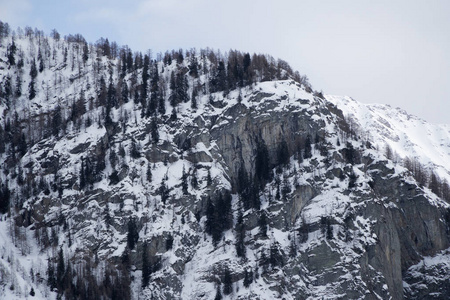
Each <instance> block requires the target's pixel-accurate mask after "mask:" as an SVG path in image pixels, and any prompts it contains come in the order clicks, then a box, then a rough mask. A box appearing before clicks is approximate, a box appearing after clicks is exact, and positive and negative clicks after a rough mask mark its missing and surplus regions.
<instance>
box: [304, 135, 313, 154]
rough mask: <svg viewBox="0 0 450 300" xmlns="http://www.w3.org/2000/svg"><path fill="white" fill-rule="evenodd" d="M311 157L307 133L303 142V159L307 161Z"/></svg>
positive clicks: (309, 137) (309, 139)
mask: <svg viewBox="0 0 450 300" xmlns="http://www.w3.org/2000/svg"><path fill="white" fill-rule="evenodd" d="M311 157H312V147H311V135H310V134H309V133H308V135H307V136H306V140H305V152H304V154H303V158H305V159H308V158H311Z"/></svg>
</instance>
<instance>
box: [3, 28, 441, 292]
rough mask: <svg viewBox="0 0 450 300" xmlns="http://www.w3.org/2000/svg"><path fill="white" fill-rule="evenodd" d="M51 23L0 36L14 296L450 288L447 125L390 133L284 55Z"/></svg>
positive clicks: (9, 281)
mask: <svg viewBox="0 0 450 300" xmlns="http://www.w3.org/2000/svg"><path fill="white" fill-rule="evenodd" d="M56 37H57V36H56V35H55V34H53V37H45V36H44V35H43V34H41V33H40V32H39V31H38V32H31V33H30V32H27V30H25V32H24V34H23V36H20V34H18V35H16V36H12V35H11V34H10V35H7V36H5V37H3V39H2V44H1V45H2V46H1V47H0V57H1V61H0V78H2V80H1V82H2V84H1V92H2V97H1V105H0V112H1V119H0V120H1V122H0V124H1V127H0V134H1V135H0V136H1V138H2V140H3V141H5V143H3V148H1V147H0V148H1V149H0V150H2V149H3V150H2V151H0V152H1V156H0V163H1V166H2V167H1V173H0V179H1V184H2V194H1V196H2V197H1V198H2V205H3V204H4V203H5V202H3V201H4V200H5V199H8V205H7V206H2V208H3V207H5V209H3V211H2V215H1V221H0V228H1V230H0V232H1V235H0V239H1V240H2V241H4V242H3V243H2V245H1V246H0V254H1V260H0V275H1V277H2V278H4V279H5V280H2V283H1V284H0V295H2V297H7V298H8V299H24V298H27V297H29V298H31V297H34V298H37V299H48V298H65V299H72V298H73V299H94V298H95V299H101V298H103V299H127V298H128V299H138V298H139V299H194V298H195V299H211V298H216V299H218V298H220V297H222V298H223V299H283V298H284V299H336V298H345V299H359V298H364V299H379V298H381V299H402V298H407V299H421V298H424V297H433V298H435V299H446V298H447V297H448V296H449V291H448V290H446V288H445V286H448V285H449V284H448V283H449V278H448V276H446V275H445V274H447V273H448V264H447V263H446V258H447V257H448V253H447V252H448V248H449V247H450V245H449V243H450V209H449V208H450V205H449V202H448V201H449V199H448V194H447V193H448V191H447V190H446V189H448V184H447V183H446V181H445V180H446V179H447V178H448V174H449V171H450V170H448V168H447V169H446V166H448V165H446V164H445V162H446V161H447V160H446V159H448V156H447V157H445V155H444V154H445V153H447V155H448V153H449V151H448V149H449V147H448V145H447V144H445V143H446V137H448V134H449V132H448V130H447V131H445V130H446V129H445V128H446V127H443V126H441V127H438V126H435V127H433V126H434V125H431V124H425V125H424V126H425V127H427V128H438V129H436V130H434V131H433V132H439V133H440V137H441V139H442V141H443V143H441V145H434V147H433V149H435V151H436V153H440V154H442V155H434V156H430V157H427V156H424V155H423V152H420V151H419V150H417V149H419V148H420V145H422V144H421V143H418V142H416V143H415V144H416V145H419V147H415V148H414V147H413V149H416V150H415V151H410V150H404V151H405V152H401V150H402V149H404V147H402V145H404V143H403V144H402V143H396V144H390V143H388V144H389V145H390V147H391V148H392V149H393V150H392V149H391V150H392V153H389V151H386V149H385V148H384V147H385V143H386V140H385V139H383V138H380V136H384V137H388V138H389V136H390V135H389V134H392V132H394V133H397V134H399V135H400V133H399V132H397V131H396V129H395V130H394V129H392V127H393V126H391V127H390V128H391V129H392V130H393V131H387V132H388V134H384V135H383V134H382V133H383V132H386V131H383V130H381V129H380V131H373V130H371V128H372V127H373V123H367V122H365V121H366V120H370V119H373V118H372V117H370V118H365V117H361V116H362V115H363V114H361V113H358V111H357V109H356V108H358V109H361V107H362V105H359V106H358V104H357V102H353V103H345V102H346V101H348V99H346V98H344V97H341V98H339V97H333V96H327V95H325V96H323V95H322V93H318V92H313V91H312V89H311V86H310V85H309V83H308V82H307V80H306V77H304V76H300V75H299V74H298V73H296V72H293V71H292V70H291V69H290V67H289V66H288V65H287V64H286V63H285V62H283V61H281V60H278V61H276V60H273V59H272V58H270V57H265V56H258V55H253V56H250V55H247V54H243V53H239V52H230V53H228V54H227V55H225V56H220V54H218V53H215V52H213V51H210V50H201V51H200V52H199V53H197V52H196V51H194V50H191V51H186V52H184V51H172V52H167V53H165V54H164V55H163V54H161V55H158V57H157V58H156V59H154V60H152V59H151V58H150V57H149V56H147V55H142V54H141V55H140V54H139V53H135V54H133V53H131V51H130V50H129V49H128V48H126V47H123V48H120V49H119V48H117V49H116V52H117V53H116V54H112V53H111V52H114V51H112V48H114V47H111V44H109V42H108V41H107V40H100V41H99V42H98V43H97V44H95V45H89V44H87V43H86V42H85V41H84V39H82V37H81V36H78V35H76V36H69V37H66V38H65V39H64V40H63V39H57V38H56ZM13 44H15V47H16V50H14V51H13V52H14V53H13V55H12V56H11V51H12V50H11V48H12V45H13ZM86 49H87V50H86ZM130 53H131V54H130ZM39 57H41V58H40V59H39ZM130 57H131V61H130V59H129V58H130ZM13 61H14V63H12V62H13ZM20 61H22V63H20ZM21 64H22V66H21V67H19V66H20V65H21ZM41 64H42V66H43V67H42V70H40V69H41V67H40V66H41ZM33 65H35V67H36V73H34V72H33ZM33 81H34V82H35V83H34V84H32V82H33ZM33 85H34V86H33ZM31 86H33V88H34V89H35V91H34V94H35V95H34V97H31V96H32V93H31V91H32V89H31ZM18 87H19V88H18ZM19 89H20V93H19V92H18V90H19ZM351 111H353V113H354V114H353V116H352V115H351V114H350V112H351ZM397 116H398V115H397ZM384 120H385V121H386V122H387V123H388V124H393V123H394V122H395V120H396V118H395V117H392V118H390V116H389V114H387V115H386V116H384ZM386 122H384V126H386V127H387V128H389V126H387V125H386ZM421 122H422V121H421ZM395 124H397V123H395ZM369 126H370V129H369V128H368V127H369ZM368 131H371V132H372V133H373V134H372V135H369V134H367V132H368ZM377 132H381V134H379V135H377V134H378V133H377ZM404 132H406V133H408V134H409V132H411V131H407V130H405V131H404ZM408 134H406V136H408ZM393 140H394V141H395V139H393ZM399 140H401V138H400V139H399ZM447 141H448V140H447ZM446 151H447V152H446ZM394 152H395V153H397V154H396V155H394V154H393V153H394ZM406 152H408V155H410V156H411V157H416V158H417V159H416V160H414V163H412V162H411V164H405V163H404V162H403V160H404V158H405V157H406V155H405V153H406ZM439 159H440V160H439ZM429 164H433V166H438V172H437V173H436V174H434V173H430V175H428V173H427V172H426V170H427V167H429V166H431V165H429ZM420 176H425V177H426V178H422V177H420ZM433 176H435V180H437V182H434V183H433V178H432V177H433ZM422 179H425V182H422ZM438 179H439V180H438ZM434 184H435V185H434ZM31 291H32V292H33V293H31ZM32 294H33V295H32Z"/></svg>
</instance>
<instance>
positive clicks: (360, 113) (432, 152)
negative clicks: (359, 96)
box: [325, 95, 450, 181]
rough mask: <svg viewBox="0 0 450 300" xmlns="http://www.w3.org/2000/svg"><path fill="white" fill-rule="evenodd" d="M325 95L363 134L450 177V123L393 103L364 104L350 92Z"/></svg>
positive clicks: (449, 178) (364, 136)
mask: <svg viewBox="0 0 450 300" xmlns="http://www.w3.org/2000/svg"><path fill="white" fill-rule="evenodd" d="M325 97H326V99H327V100H328V101H330V102H332V103H334V104H335V105H336V106H337V107H339V108H340V109H341V110H342V111H343V112H344V115H345V116H346V117H347V118H349V119H351V120H352V121H353V122H354V125H355V126H356V127H357V130H358V131H359V134H360V135H361V136H362V137H363V138H366V139H369V140H370V141H371V142H373V143H375V144H376V145H377V146H378V147H379V148H380V149H382V150H384V148H385V147H386V145H389V147H390V148H391V149H392V151H394V152H395V153H396V154H397V155H398V156H399V158H400V159H404V158H406V157H409V158H414V159H417V160H418V161H419V162H420V163H421V164H422V165H424V166H426V167H427V168H428V169H429V170H433V171H434V172H436V173H437V175H438V176H439V177H441V178H445V179H446V180H447V181H450V167H449V166H450V125H449V124H432V123H429V122H427V121H424V120H422V119H420V118H418V117H416V116H413V115H410V114H408V113H407V112H406V111H405V110H404V109H401V108H392V107H391V106H389V105H382V104H363V103H361V102H358V101H356V100H354V99H352V98H350V97H346V96H333V95H326V96H325Z"/></svg>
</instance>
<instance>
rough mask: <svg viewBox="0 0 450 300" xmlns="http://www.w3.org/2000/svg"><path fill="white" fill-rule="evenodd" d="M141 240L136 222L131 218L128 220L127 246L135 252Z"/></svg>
mask: <svg viewBox="0 0 450 300" xmlns="http://www.w3.org/2000/svg"><path fill="white" fill-rule="evenodd" d="M138 239H139V232H138V229H137V226H136V221H135V220H134V219H133V218H131V217H130V219H129V220H128V233H127V245H128V248H130V250H133V249H134V247H135V245H136V243H137V241H138Z"/></svg>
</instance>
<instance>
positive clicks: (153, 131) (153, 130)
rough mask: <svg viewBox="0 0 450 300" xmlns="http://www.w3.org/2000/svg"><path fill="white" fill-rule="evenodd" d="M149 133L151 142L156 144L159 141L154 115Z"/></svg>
mask: <svg viewBox="0 0 450 300" xmlns="http://www.w3.org/2000/svg"><path fill="white" fill-rule="evenodd" d="M150 134H151V137H152V142H153V143H154V144H157V143H158V141H159V132H158V123H157V121H156V117H155V116H153V118H152V122H151V124H150Z"/></svg>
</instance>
